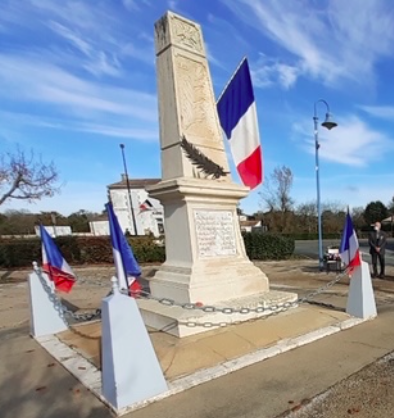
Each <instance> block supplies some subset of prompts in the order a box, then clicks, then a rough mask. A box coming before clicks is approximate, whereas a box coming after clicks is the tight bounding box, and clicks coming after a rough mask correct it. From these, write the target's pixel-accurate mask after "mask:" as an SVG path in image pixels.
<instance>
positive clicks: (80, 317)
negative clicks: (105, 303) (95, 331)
mask: <svg viewBox="0 0 394 418" xmlns="http://www.w3.org/2000/svg"><path fill="white" fill-rule="evenodd" d="M33 268H34V271H35V272H36V273H37V276H38V278H39V280H40V282H41V284H42V286H43V288H44V290H45V292H46V293H47V294H48V297H49V300H50V301H51V302H52V303H53V306H54V307H55V309H56V310H57V311H58V312H59V314H60V315H61V317H62V318H63V319H64V320H65V321H66V322H67V323H68V325H71V324H70V323H69V319H70V318H72V319H73V320H74V321H76V322H86V321H93V320H94V319H100V318H101V309H96V310H95V311H94V312H85V313H80V314H77V313H75V312H73V311H72V310H71V309H69V308H68V307H67V306H65V305H64V304H63V303H62V301H61V300H60V298H59V297H58V296H57V295H56V293H55V292H54V289H53V288H52V287H51V286H49V284H48V283H47V281H46V280H45V278H44V277H43V275H42V270H41V269H40V268H39V267H38V266H37V265H36V264H33ZM111 293H112V291H111Z"/></svg>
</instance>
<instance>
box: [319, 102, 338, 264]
mask: <svg viewBox="0 0 394 418" xmlns="http://www.w3.org/2000/svg"><path fill="white" fill-rule="evenodd" d="M319 103H323V104H325V105H326V108H327V113H326V119H325V121H324V122H323V123H322V124H321V125H322V126H323V127H325V128H327V129H328V130H329V131H330V130H331V129H332V128H335V127H336V126H338V124H337V123H335V122H334V121H333V120H332V115H331V113H330V106H328V103H327V102H326V101H325V100H323V99H320V100H318V101H317V102H315V105H314V110H315V112H314V116H313V122H314V129H315V130H314V135H315V161H316V187H317V225H318V233H319V269H320V270H322V269H323V237H322V222H321V206H320V168H319V148H320V144H319V130H318V122H319V118H318V117H317V105H318V104H319Z"/></svg>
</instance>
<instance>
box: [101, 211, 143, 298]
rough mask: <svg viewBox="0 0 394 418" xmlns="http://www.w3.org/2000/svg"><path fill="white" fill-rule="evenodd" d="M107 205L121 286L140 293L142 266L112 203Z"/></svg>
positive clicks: (131, 291) (117, 273)
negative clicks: (124, 232) (139, 279)
mask: <svg viewBox="0 0 394 418" xmlns="http://www.w3.org/2000/svg"><path fill="white" fill-rule="evenodd" d="M105 207H106V209H107V214H108V220H109V230H110V235H111V245H112V253H113V256H114V262H115V267H116V275H117V278H118V283H119V288H120V289H127V290H128V291H130V293H131V294H133V293H134V294H135V293H138V292H139V291H140V290H141V289H142V287H141V284H140V282H139V281H138V280H137V278H138V277H139V276H141V268H140V266H139V265H138V262H137V260H136V259H135V257H134V254H133V250H132V249H131V247H130V245H129V243H128V241H127V239H126V237H125V236H124V234H123V232H122V229H121V227H120V225H119V221H118V218H117V217H116V215H115V212H114V209H113V207H112V204H111V203H107V204H106V205H105Z"/></svg>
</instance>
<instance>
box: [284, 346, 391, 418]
mask: <svg viewBox="0 0 394 418" xmlns="http://www.w3.org/2000/svg"><path fill="white" fill-rule="evenodd" d="M355 355H356V353H355ZM350 416H355V417H357V418H392V417H393V416H394V353H392V354H390V355H388V356H386V357H384V358H382V359H380V360H378V361H377V362H375V363H373V364H372V365H370V366H368V367H366V368H364V369H362V370H361V371H359V372H358V373H356V374H354V375H353V376H350V377H349V378H347V379H345V380H343V381H342V382H340V383H338V384H337V385H335V386H334V387H332V388H331V389H329V390H328V391H327V392H325V393H323V394H321V395H320V396H318V397H316V398H315V399H313V400H312V401H311V402H310V403H309V404H307V405H305V406H301V405H296V406H294V407H293V412H290V413H288V414H284V415H282V416H281V418H342V417H343V418H345V417H350Z"/></svg>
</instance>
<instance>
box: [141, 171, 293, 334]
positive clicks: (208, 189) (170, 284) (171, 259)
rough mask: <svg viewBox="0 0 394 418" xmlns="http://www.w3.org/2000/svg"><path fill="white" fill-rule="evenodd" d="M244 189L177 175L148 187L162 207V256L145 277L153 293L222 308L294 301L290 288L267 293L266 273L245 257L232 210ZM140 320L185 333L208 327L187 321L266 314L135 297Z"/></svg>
mask: <svg viewBox="0 0 394 418" xmlns="http://www.w3.org/2000/svg"><path fill="white" fill-rule="evenodd" d="M247 193H248V188H246V187H244V186H239V185H237V184H234V183H230V182H227V181H226V182H221V181H215V180H204V179H190V178H177V179H173V180H166V181H162V182H160V183H159V184H157V185H155V186H152V187H150V188H149V194H150V196H152V197H154V198H155V199H159V200H160V201H161V203H162V204H163V207H164V216H165V220H166V222H165V233H166V237H165V241H166V261H165V263H164V264H163V265H162V266H161V267H160V268H159V270H158V271H157V272H156V274H155V276H154V277H153V278H152V279H150V281H149V284H150V290H151V294H152V296H154V297H156V298H169V299H173V300H175V301H176V302H179V303H189V302H190V303H197V302H200V303H202V304H203V305H217V306H222V307H232V308H237V307H238V308H240V307H257V306H265V307H267V306H270V305H272V304H277V303H286V302H291V301H294V300H296V298H297V295H296V294H294V293H284V292H269V282H268V278H267V276H266V275H265V274H264V273H263V272H262V271H261V270H260V269H259V268H258V267H256V266H255V265H254V264H253V263H252V262H251V261H250V260H249V259H248V257H247V255H246V252H245V247H244V242H243V238H242V236H241V229H240V225H239V220H238V215H237V204H238V201H239V199H241V198H243V197H244V196H245V195H246V194H247ZM139 307H140V309H141V314H142V316H143V318H144V321H145V324H146V325H147V326H150V327H152V328H154V329H163V328H164V329H165V328H166V327H168V326H170V325H171V327H172V328H171V329H170V328H168V331H167V332H169V333H171V334H173V335H176V336H178V337H184V336H187V335H192V334H196V333H200V332H203V331H208V330H209V329H212V327H210V328H207V327H203V326H190V327H188V326H187V323H190V322H199V323H203V322H205V323H206V322H227V323H229V322H230V323H231V322H234V321H244V320H248V319H251V318H256V317H259V316H263V315H264V314H267V312H264V313H260V314H252V315H245V314H236V315H234V314H232V315H226V314H222V313H217V312H215V313H205V312H202V311H195V310H194V311H188V310H184V309H182V308H176V307H175V308H174V307H166V306H163V305H161V304H160V303H159V302H157V301H154V300H149V301H139Z"/></svg>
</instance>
